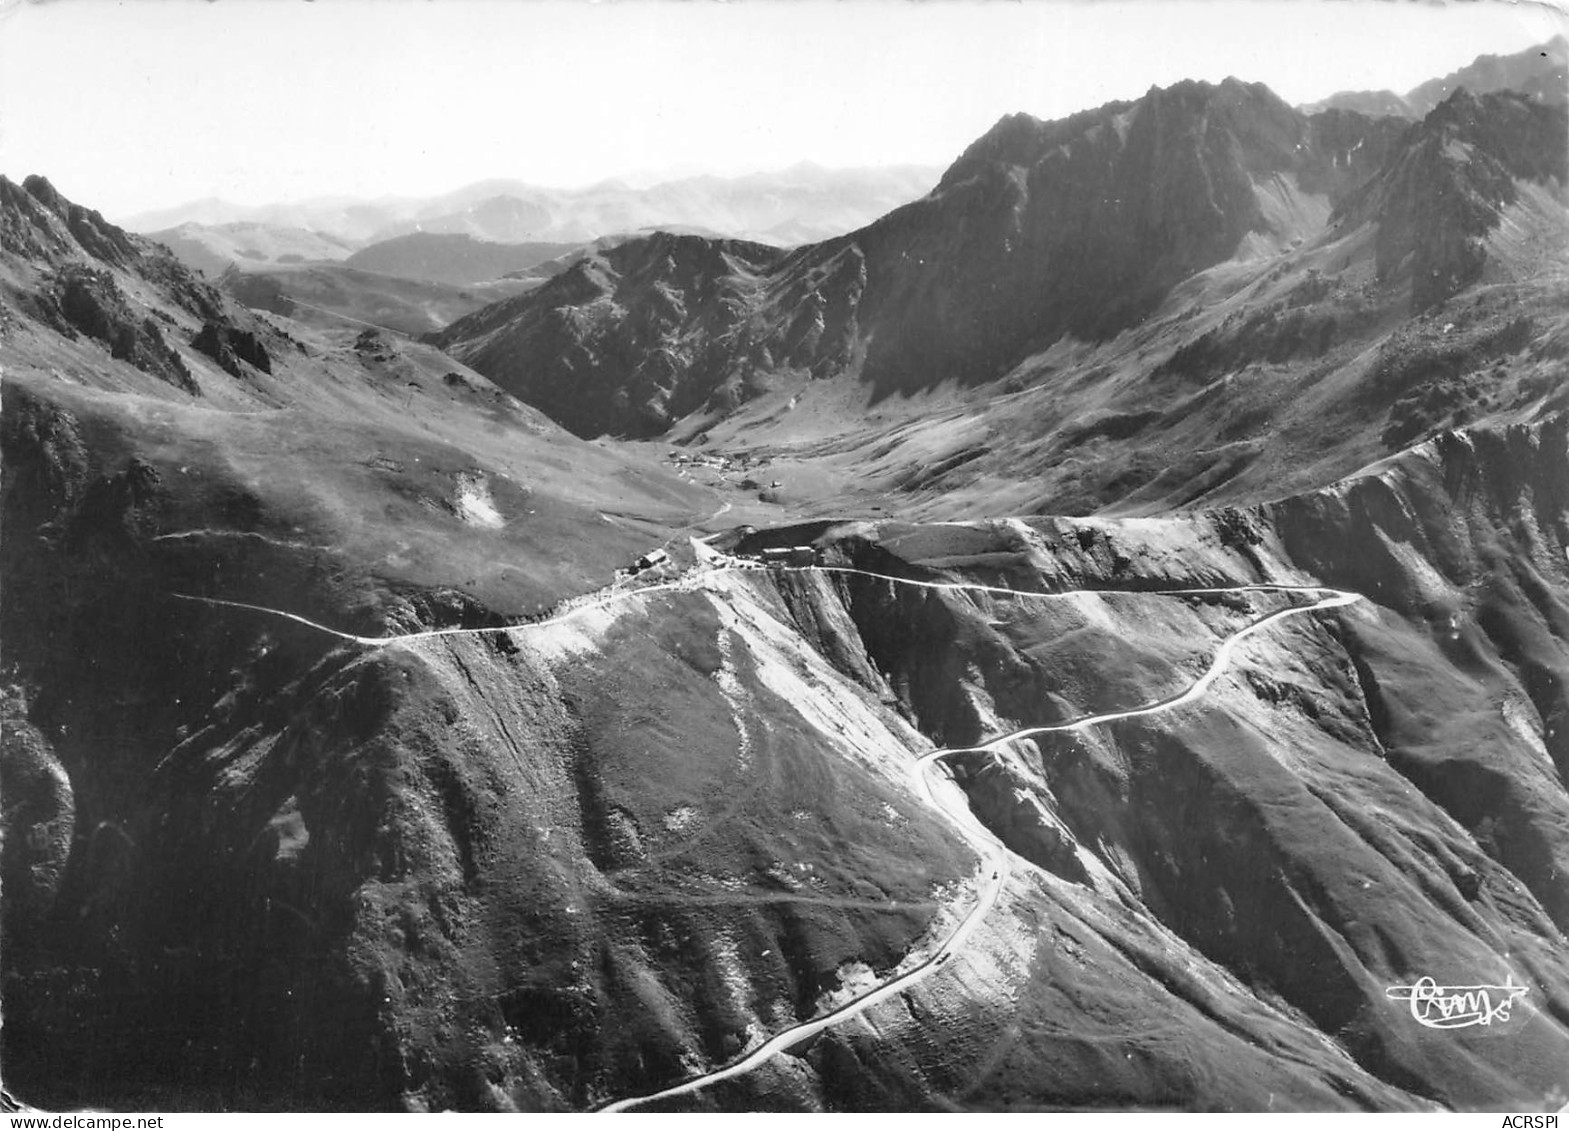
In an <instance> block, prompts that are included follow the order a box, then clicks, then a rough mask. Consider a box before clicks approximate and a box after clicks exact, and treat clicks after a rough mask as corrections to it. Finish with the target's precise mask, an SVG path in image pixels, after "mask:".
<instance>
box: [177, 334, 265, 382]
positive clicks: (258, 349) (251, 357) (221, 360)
mask: <svg viewBox="0 0 1569 1131" xmlns="http://www.w3.org/2000/svg"><path fill="white" fill-rule="evenodd" d="M191 345H193V346H195V347H196V348H197V349H199V350H201V351H202V353H204V354H206V355H207V356H208V357H210V358H212V359H213V360H214V361H216V362H217V363H218V364H219V365H221V366H222V367H223V370H224V372H225V373H228V374H229V375H230V376H231V377H243V376H244V375H245V373H244V370H242V369H241V368H240V362H242V361H243V362H246V363H247V364H249V365H251V366H254V367H255V368H257V369H259V370H261V371H262V372H263V373H271V372H272V358H271V356H270V355H269V354H268V353H267V347H266V346H264V345H263V344H262V342H261V339H260V338H258V337H257V336H256V335H255V334H253V333H252V332H251V331H249V330H242V329H240V328H238V327H235V326H227V325H224V324H222V323H218V322H206V323H203V325H202V328H201V330H200V331H199V332H198V333H197V335H196V337H194V338H192V339H191Z"/></svg>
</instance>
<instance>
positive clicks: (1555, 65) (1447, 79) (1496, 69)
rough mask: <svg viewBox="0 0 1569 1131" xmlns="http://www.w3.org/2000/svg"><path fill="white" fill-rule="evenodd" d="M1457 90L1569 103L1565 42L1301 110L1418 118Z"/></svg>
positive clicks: (1344, 94)
mask: <svg viewBox="0 0 1569 1131" xmlns="http://www.w3.org/2000/svg"><path fill="white" fill-rule="evenodd" d="M1457 90H1468V91H1470V92H1471V93H1472V94H1473V95H1477V94H1492V93H1494V92H1496V91H1501V90H1514V91H1518V92H1520V93H1521V94H1524V95H1525V96H1526V97H1528V98H1530V99H1532V100H1533V101H1536V102H1546V103H1556V104H1562V103H1564V102H1565V101H1569V40H1566V39H1565V38H1564V37H1563V36H1561V35H1555V36H1553V38H1552V39H1550V40H1548V41H1547V42H1546V43H1542V44H1538V45H1537V46H1535V47H1527V48H1526V49H1525V50H1523V51H1517V52H1515V53H1514V54H1513V55H1479V56H1478V57H1477V58H1476V60H1475V61H1474V62H1472V63H1469V64H1467V65H1466V66H1464V67H1461V68H1460V69H1459V70H1458V71H1455V72H1454V73H1452V74H1448V75H1445V76H1444V77H1443V78H1438V79H1429V80H1428V81H1427V82H1424V83H1421V84H1419V85H1418V86H1415V87H1413V88H1412V89H1411V90H1408V91H1406V93H1405V94H1403V95H1400V94H1396V93H1394V92H1393V91H1389V90H1347V91H1341V92H1340V93H1338V94H1332V95H1330V96H1329V97H1328V98H1326V99H1324V100H1323V101H1321V102H1314V103H1311V104H1309V105H1306V106H1302V107H1300V109H1301V110H1302V112H1303V113H1305V114H1316V113H1318V112H1319V111H1321V110H1355V111H1357V112H1358V113H1362V114H1369V115H1398V116H1400V117H1405V118H1412V119H1421V118H1425V117H1427V115H1428V114H1430V113H1431V112H1432V111H1433V110H1434V109H1435V108H1437V106H1438V104H1439V103H1441V102H1443V101H1445V100H1447V99H1448V98H1449V96H1450V95H1452V94H1453V93H1454V92H1455V91H1457Z"/></svg>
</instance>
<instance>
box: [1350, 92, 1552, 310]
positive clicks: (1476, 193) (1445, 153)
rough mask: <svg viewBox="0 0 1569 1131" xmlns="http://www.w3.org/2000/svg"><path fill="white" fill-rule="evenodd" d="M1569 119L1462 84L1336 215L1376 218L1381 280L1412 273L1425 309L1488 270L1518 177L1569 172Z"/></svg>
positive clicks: (1416, 305)
mask: <svg viewBox="0 0 1569 1131" xmlns="http://www.w3.org/2000/svg"><path fill="white" fill-rule="evenodd" d="M1566 123H1569V118H1566V116H1565V113H1564V109H1563V107H1561V106H1557V107H1555V106H1547V105H1543V104H1541V103H1537V102H1533V101H1531V100H1530V99H1527V98H1525V97H1523V96H1521V95H1516V94H1488V95H1483V96H1482V97H1481V98H1475V97H1473V96H1471V95H1470V94H1469V93H1467V92H1466V91H1464V90H1459V91H1456V92H1455V93H1454V94H1453V95H1452V96H1450V98H1449V99H1448V100H1447V101H1445V102H1444V103H1443V104H1442V105H1440V106H1439V107H1438V108H1437V109H1435V110H1434V111H1433V112H1432V113H1431V114H1429V115H1428V116H1427V118H1426V119H1425V120H1424V121H1423V122H1422V123H1421V124H1420V125H1419V126H1417V127H1416V128H1415V129H1413V130H1412V131H1411V133H1410V135H1409V136H1408V137H1407V138H1406V139H1405V141H1404V144H1402V145H1401V147H1400V148H1399V150H1398V152H1397V153H1396V155H1395V156H1394V157H1393V159H1392V161H1391V163H1390V164H1389V166H1388V167H1387V168H1386V169H1385V170H1384V171H1383V172H1382V173H1380V174H1379V176H1378V177H1377V178H1376V179H1374V180H1373V181H1370V182H1369V183H1368V184H1367V185H1366V186H1365V187H1364V188H1363V189H1362V191H1360V192H1358V193H1357V194H1355V195H1354V197H1352V198H1351V199H1349V200H1347V201H1346V202H1345V203H1344V204H1343V205H1342V207H1341V209H1340V211H1339V212H1338V213H1337V215H1336V216H1335V217H1333V218H1332V221H1333V220H1342V221H1345V222H1348V223H1352V224H1355V223H1364V222H1372V223H1376V224H1377V225H1378V238H1377V257H1378V259H1377V266H1378V273H1379V276H1380V278H1381V279H1384V280H1390V279H1393V278H1402V279H1403V278H1409V279H1410V285H1411V306H1412V309H1413V311H1421V310H1424V309H1426V308H1428V307H1430V306H1433V305H1435V304H1437V303H1440V302H1442V301H1443V300H1445V299H1447V298H1449V297H1450V296H1451V295H1454V294H1456V293H1457V292H1459V291H1460V290H1462V289H1463V288H1465V287H1466V286H1468V285H1470V284H1471V283H1473V282H1475V281H1476V279H1477V278H1478V277H1479V276H1480V275H1481V273H1482V268H1483V266H1484V264H1485V262H1486V252H1485V251H1484V249H1483V247H1482V241H1483V239H1484V238H1485V237H1486V235H1487V234H1488V233H1489V232H1491V231H1492V230H1493V228H1494V227H1496V226H1497V224H1498V220H1499V214H1500V211H1501V210H1502V209H1503V208H1504V207H1505V206H1506V205H1509V204H1511V203H1513V202H1514V200H1515V198H1516V196H1517V190H1516V188H1515V184H1516V181H1517V180H1525V181H1536V182H1547V181H1550V180H1554V179H1556V180H1557V182H1558V183H1559V184H1562V183H1563V182H1564V181H1565V179H1566V178H1569V153H1566V141H1565V138H1566V131H1569V124H1566Z"/></svg>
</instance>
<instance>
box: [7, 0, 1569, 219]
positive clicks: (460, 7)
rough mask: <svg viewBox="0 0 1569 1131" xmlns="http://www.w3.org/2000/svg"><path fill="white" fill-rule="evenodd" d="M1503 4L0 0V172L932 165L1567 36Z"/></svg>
mask: <svg viewBox="0 0 1569 1131" xmlns="http://www.w3.org/2000/svg"><path fill="white" fill-rule="evenodd" d="M1561 11H1563V9H1562V8H1561V7H1552V6H1549V5H1547V4H1543V3H1536V2H1528V3H1526V2H1522V3H1511V2H1506V0H1471V2H1459V3H1451V4H1433V3H1425V2H1419V0H1140V2H1125V0H1077V2H1074V0H923V2H919V3H917V2H912V0H832V2H825V0H729V2H720V0H600V2H591V0H314V2H305V0H216V2H212V0H49V2H42V3H40V2H34V0H0V173H4V174H5V175H7V176H9V177H11V178H12V179H13V180H17V179H20V178H21V177H23V176H26V175H27V174H29V173H35V172H37V173H43V174H44V175H46V176H48V177H49V178H50V179H51V180H52V181H53V182H54V183H55V185H56V186H57V187H58V188H59V189H60V190H61V191H62V192H64V193H65V194H66V195H67V196H68V197H70V198H72V199H74V200H77V201H80V202H83V203H86V204H88V205H89V206H91V207H94V208H98V209H99V210H101V211H103V212H104V213H105V214H106V215H107V216H109V217H110V218H111V219H125V218H128V217H129V216H130V215H132V214H134V213H136V212H140V211H143V210H148V209H154V208H162V207H168V206H173V205H177V204H181V203H184V202H187V201H191V200H197V199H201V198H206V197H219V198H222V199H224V200H229V201H233V202H236V203H240V204H263V203H271V202H281V201H294V200H303V199H308V198H314V197H322V196H351V197H363V198H377V197H383V196H425V195H433V194H437V193H442V192H447V191H451V190H453V189H456V188H458V187H460V186H462V185H465V184H468V183H470V182H473V181H477V180H481V179H486V178H491V177H512V178H518V179H521V180H524V181H527V182H530V183H533V184H538V185H548V186H557V187H572V186H577V185H584V184H589V183H593V182H597V181H600V180H604V179H607V178H611V177H632V178H637V179H641V180H645V181H646V180H649V179H652V178H657V177H662V176H678V175H688V174H692V173H697V172H709V173H715V174H719V175H724V176H731V175H738V174H741V173H747V172H756V171H765V170H774V169H781V168H784V167H787V166H789V165H793V164H795V163H797V162H800V161H812V162H815V163H817V164H820V165H824V166H829V167H851V166H869V165H888V164H924V165H937V166H945V165H947V164H948V163H950V162H951V161H952V160H953V159H954V158H955V157H956V156H958V154H959V153H960V152H961V151H962V150H963V149H964V147H965V146H966V145H968V144H969V143H970V142H971V141H973V140H974V139H975V138H976V137H978V136H979V135H980V134H982V133H984V132H985V131H986V130H987V129H988V128H989V127H990V126H991V125H992V124H993V123H994V122H996V120H997V119H998V118H1000V117H1002V116H1003V115H1004V114H1008V113H1013V112H1016V111H1024V112H1027V113H1030V114H1033V115H1035V116H1037V117H1040V118H1055V117H1061V116H1063V115H1065V114H1068V113H1071V112H1073V111H1076V110H1080V109H1084V108H1087V107H1091V106H1097V105H1100V104H1102V103H1104V102H1107V101H1110V100H1113V99H1120V98H1136V97H1138V96H1139V95H1141V94H1143V93H1144V92H1145V91H1146V90H1148V89H1149V88H1150V87H1151V86H1152V85H1159V86H1165V85H1168V84H1170V83H1173V82H1176V81H1179V80H1181V79H1184V78H1196V79H1207V80H1211V81H1218V80H1220V79H1222V78H1225V77H1226V76H1227V75H1235V76H1236V77H1238V78H1241V79H1245V80H1247V81H1258V82H1264V83H1266V84H1267V85H1269V86H1270V87H1271V88H1272V89H1273V90H1274V91H1275V92H1276V93H1277V94H1279V95H1280V96H1281V97H1283V98H1285V99H1286V100H1287V101H1288V102H1291V103H1293V104H1295V103H1300V102H1305V101H1311V100H1313V99H1317V98H1322V97H1324V96H1326V95H1329V94H1331V93H1333V92H1335V91H1337V90H1348V89H1383V88H1388V89H1394V90H1396V91H1405V90H1407V89H1409V88H1411V87H1412V86H1415V85H1416V84H1417V83H1419V82H1422V81H1424V80H1426V79H1429V78H1433V77H1436V76H1439V75H1443V74H1446V73H1448V72H1450V71H1453V70H1455V69H1456V68H1458V67H1460V66H1463V65H1464V64H1466V63H1468V62H1470V61H1471V60H1472V59H1473V58H1475V56H1477V55H1478V54H1483V53H1506V52H1513V51H1518V50H1520V49H1522V48H1524V47H1527V46H1529V45H1531V44H1533V43H1537V42H1541V41H1542V40H1545V39H1547V38H1549V37H1551V36H1552V35H1554V34H1556V33H1558V32H1560V31H1562V30H1564V28H1565V26H1566V25H1565V20H1564V17H1563V16H1562V15H1560V14H1559V13H1560V12H1561Z"/></svg>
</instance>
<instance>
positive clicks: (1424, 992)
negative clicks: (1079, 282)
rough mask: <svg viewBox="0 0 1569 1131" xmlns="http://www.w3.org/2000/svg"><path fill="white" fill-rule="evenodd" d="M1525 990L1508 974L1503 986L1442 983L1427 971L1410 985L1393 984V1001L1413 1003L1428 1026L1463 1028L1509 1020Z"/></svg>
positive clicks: (1414, 1010) (1421, 1021) (1390, 990)
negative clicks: (1448, 984)
mask: <svg viewBox="0 0 1569 1131" xmlns="http://www.w3.org/2000/svg"><path fill="white" fill-rule="evenodd" d="M1525 994H1526V987H1525V986H1517V985H1515V982H1514V976H1513V975H1509V976H1507V977H1506V978H1505V979H1504V984H1503V985H1501V986H1440V985H1439V984H1438V983H1437V982H1435V981H1433V979H1431V978H1429V977H1427V976H1426V975H1424V976H1423V977H1420V978H1418V979H1417V980H1416V981H1415V982H1413V983H1411V985H1409V986H1390V987H1389V988H1388V989H1386V990H1385V991H1384V996H1385V997H1387V998H1388V999H1389V1000H1390V1001H1408V1002H1410V1003H1411V1016H1412V1018H1413V1019H1414V1020H1415V1021H1416V1023H1417V1024H1418V1025H1425V1026H1426V1027H1427V1028H1429V1029H1464V1028H1466V1027H1467V1026H1470V1025H1491V1024H1492V1023H1493V1022H1495V1021H1497V1022H1504V1021H1508V1020H1509V1010H1510V1007H1512V1006H1513V1005H1514V1003H1515V1002H1517V1001H1519V1000H1520V998H1522V997H1524V996H1525Z"/></svg>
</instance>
